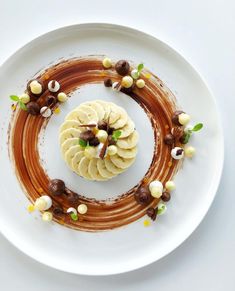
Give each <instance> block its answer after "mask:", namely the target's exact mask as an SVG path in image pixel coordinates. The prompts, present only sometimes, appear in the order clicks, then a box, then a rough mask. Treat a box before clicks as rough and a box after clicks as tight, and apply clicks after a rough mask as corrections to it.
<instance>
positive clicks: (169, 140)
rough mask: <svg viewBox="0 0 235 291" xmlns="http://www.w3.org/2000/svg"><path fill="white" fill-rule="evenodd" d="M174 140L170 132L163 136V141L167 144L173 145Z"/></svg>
mask: <svg viewBox="0 0 235 291" xmlns="http://www.w3.org/2000/svg"><path fill="white" fill-rule="evenodd" d="M174 142H175V137H174V136H173V135H172V134H171V133H168V134H167V135H166V136H165V137H164V143H165V144H167V145H173V144H174Z"/></svg>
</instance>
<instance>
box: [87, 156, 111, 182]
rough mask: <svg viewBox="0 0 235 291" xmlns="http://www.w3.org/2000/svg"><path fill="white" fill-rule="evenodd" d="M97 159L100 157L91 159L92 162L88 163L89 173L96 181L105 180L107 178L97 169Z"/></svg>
mask: <svg viewBox="0 0 235 291" xmlns="http://www.w3.org/2000/svg"><path fill="white" fill-rule="evenodd" d="M97 161H98V159H91V160H90V163H89V165H88V173H89V174H90V176H91V177H92V179H93V180H96V181H104V180H107V179H105V178H104V177H102V176H101V175H100V173H99V171H98V169H97Z"/></svg>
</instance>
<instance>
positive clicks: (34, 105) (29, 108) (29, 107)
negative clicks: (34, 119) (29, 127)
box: [26, 101, 40, 115]
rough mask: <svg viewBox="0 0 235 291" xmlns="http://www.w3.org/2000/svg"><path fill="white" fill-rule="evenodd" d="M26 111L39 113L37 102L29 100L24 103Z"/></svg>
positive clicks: (33, 113)
mask: <svg viewBox="0 0 235 291" xmlns="http://www.w3.org/2000/svg"><path fill="white" fill-rule="evenodd" d="M26 108H27V112H28V113H29V114H31V115H38V114H39V113H40V106H39V105H38V103H37V102H34V101H31V102H29V103H27V105H26Z"/></svg>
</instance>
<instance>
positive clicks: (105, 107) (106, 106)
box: [96, 100, 111, 120]
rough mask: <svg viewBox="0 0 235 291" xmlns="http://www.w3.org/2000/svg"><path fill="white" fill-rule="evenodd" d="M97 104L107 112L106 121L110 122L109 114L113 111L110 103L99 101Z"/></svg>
mask: <svg viewBox="0 0 235 291" xmlns="http://www.w3.org/2000/svg"><path fill="white" fill-rule="evenodd" d="M96 102H97V103H99V104H100V105H101V106H102V107H103V110H104V112H105V114H104V120H108V118H109V114H110V111H111V107H110V103H109V102H105V101H102V100H97V101H96Z"/></svg>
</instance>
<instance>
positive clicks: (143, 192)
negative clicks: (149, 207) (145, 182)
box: [135, 187, 152, 205]
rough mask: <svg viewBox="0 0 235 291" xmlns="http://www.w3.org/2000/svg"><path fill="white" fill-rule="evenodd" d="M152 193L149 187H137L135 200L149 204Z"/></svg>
mask: <svg viewBox="0 0 235 291" xmlns="http://www.w3.org/2000/svg"><path fill="white" fill-rule="evenodd" d="M151 199H152V198H151V193H150V191H149V189H148V188H145V187H140V188H139V189H137V191H136V192H135V200H136V201H137V202H138V203H139V204H142V205H144V204H148V203H149V202H150V201H151Z"/></svg>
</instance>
